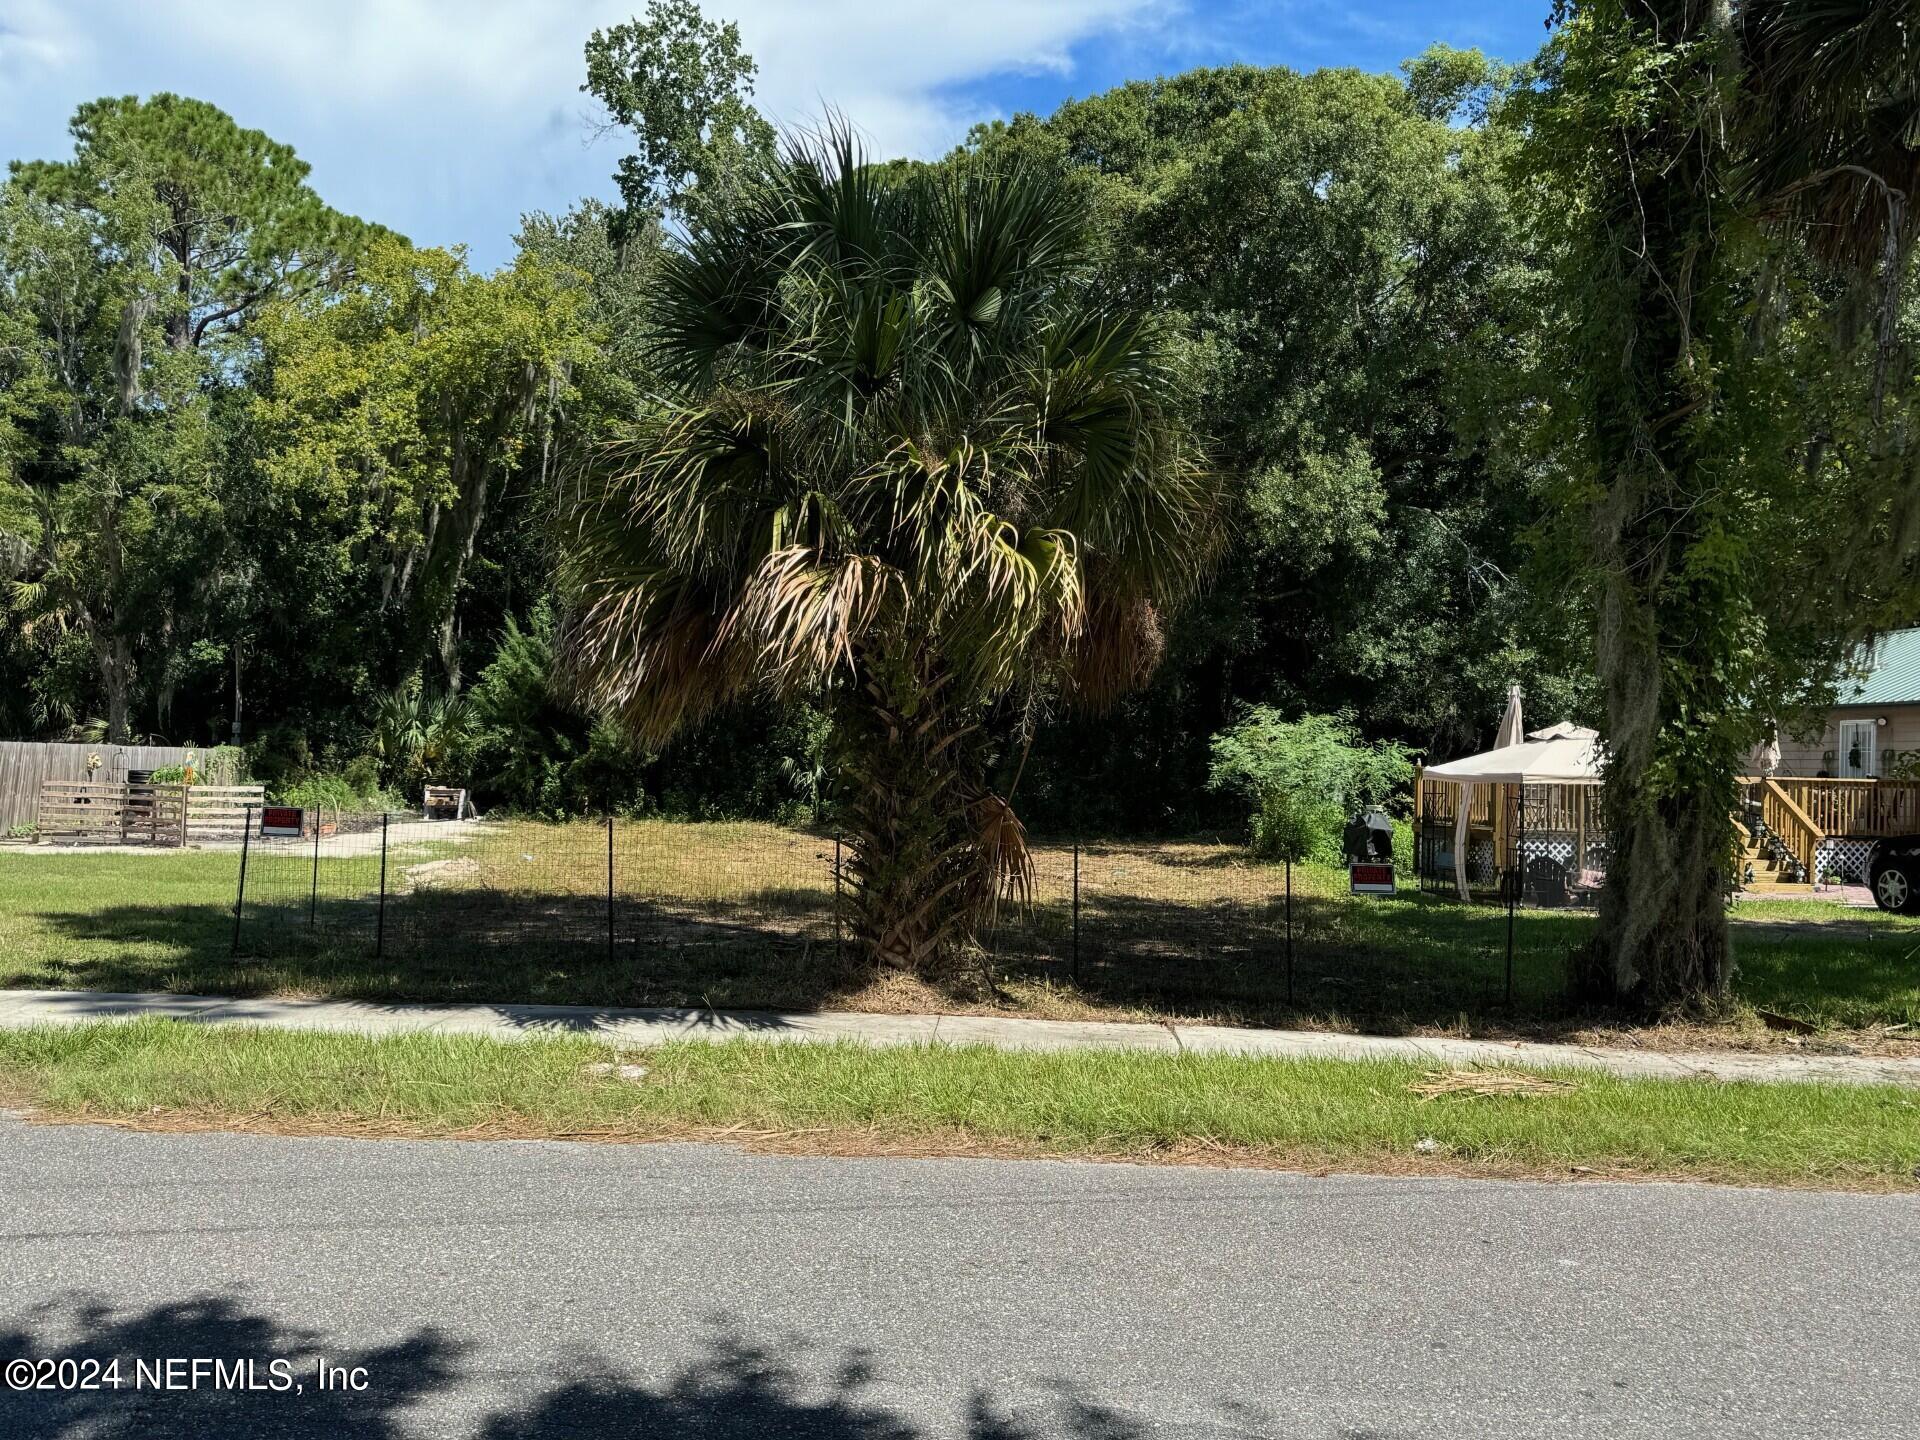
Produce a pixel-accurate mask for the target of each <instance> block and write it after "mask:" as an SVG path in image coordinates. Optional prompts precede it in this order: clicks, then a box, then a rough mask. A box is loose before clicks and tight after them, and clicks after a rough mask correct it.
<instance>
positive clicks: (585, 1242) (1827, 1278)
mask: <svg viewBox="0 0 1920 1440" xmlns="http://www.w3.org/2000/svg"><path fill="white" fill-rule="evenodd" d="M115 1355H118V1356H119V1357H121V1361H122V1388H121V1389H119V1390H117V1391H113V1390H106V1389H101V1390H90V1391H66V1392H39V1391H35V1392H30V1393H26V1394H16V1393H10V1392H8V1393H0V1436H6V1437H25V1436H33V1437H39V1436H60V1437H73V1440H80V1437H87V1440H96V1437H104V1436H133V1435H139V1436H157V1435H165V1436H171V1435H179V1436H192V1437H196V1440H197V1437H213V1440H221V1437H230V1436H314V1437H321V1436H324V1437H328V1440H345V1437H386V1436H395V1437H399V1436H416V1435H418V1436H428V1435H434V1436H439V1435H447V1436H485V1437H499V1440H505V1437H531V1436H555V1435H567V1436H575V1435H577V1436H596V1437H606V1436H627V1435H635V1436H661V1437H681V1436H691V1437H712V1440H720V1437H724V1440H734V1437H749V1436H751V1437H761V1436H768V1437H780V1436H792V1437H806V1440H917V1437H921V1436H965V1437H970V1440H1039V1437H1043V1436H1047V1437H1054V1436H1058V1437H1076V1440H1080V1437H1087V1440H1093V1437H1099V1440H1109V1437H1134V1436H1178V1437H1218V1436H1311V1437H1341V1440H1356V1437H1415V1436H1419V1437H1439V1436H1446V1437H1480V1436H1525V1437H1529V1440H1534V1437H1540V1436H1547V1435H1580V1436H1613V1437H1619V1436H1662V1437H1666V1436H1675V1435H1689V1436H1702V1435H1712V1436H1732V1435H1756V1436H1758V1435H1764V1436H1768V1437H1779V1436H1802V1435H1817V1436H1820V1437H1822V1440H1837V1437H1843V1436H1868V1435H1885V1436H1899V1437H1903V1440H1904V1437H1911V1436H1913V1435H1914V1434H1915V1433H1916V1431H1917V1430H1920V1199H1915V1198H1912V1197H1906V1198H1865V1197H1854V1196H1839V1195H1807V1194H1786V1193H1775V1192H1766V1191H1746V1190H1728V1189H1712V1188H1707V1187H1695V1186H1667V1185H1597V1184H1596V1185H1523V1184H1503V1183H1490V1182H1452V1181H1434V1180H1388V1179H1366V1178H1332V1179H1314V1178H1310V1177H1300V1176H1289V1175H1275V1174H1264V1173H1258V1172H1248V1171H1241V1172H1232V1171H1205V1170H1189V1169H1173V1168H1145V1167H1132V1166H1119V1165H1091V1164H1046V1163H1002V1162H988V1161H882V1160H811V1159H790V1158H773V1157H765V1156H751V1155H743V1154H738V1153H735V1152H733V1151H730V1150H726V1149H721V1148H710V1147H695V1146H657V1147H652V1146H631V1147H616V1146H592V1145H567V1144H554V1143H512V1144H506V1143H492V1144H483V1143H462V1142H451V1141H355V1140H281V1139H263V1138H255V1137H246V1136H217V1135H198V1136H183V1135H137V1134H128V1133H124V1132H120V1131H115V1130H110V1129H95V1128H87V1127H39V1126H31V1127H30V1126H25V1125H21V1124H19V1123H17V1122H14V1121H6V1120H0V1361H5V1360H9V1359H13V1358H16V1357H62V1356H64V1357H72V1358H76V1359H77V1358H80V1357H96V1358H98V1359H99V1360H101V1361H103V1362H104V1361H106V1360H108V1359H110V1358H111V1357H113V1356H115ZM194 1357H200V1358H202V1359H203V1360H207V1361H211V1360H213V1359H215V1358H219V1359H222V1360H227V1361H235V1360H248V1359H251V1360H253V1361H254V1362H255V1368H254V1371H253V1374H252V1378H253V1383H254V1384H255V1385H257V1386H260V1387H267V1388H259V1389H254V1390H233V1389H215V1388H212V1386H213V1385H214V1384H215V1383H216V1380H217V1379H221V1378H224V1380H225V1381H226V1382H227V1383H229V1384H231V1383H233V1382H234V1381H235V1380H237V1379H243V1378H244V1375H243V1374H236V1373H235V1372H232V1371H229V1372H228V1373H227V1374H226V1375H225V1376H224V1377H218V1376H216V1375H215V1374H214V1372H212V1371H211V1369H210V1368H207V1369H203V1370H202V1372H201V1380H200V1385H201V1388H199V1389H193V1390H186V1389H173V1390H165V1389H156V1388H152V1385H151V1384H149V1382H159V1383H167V1382H168V1381H169V1379H170V1380H171V1382H172V1383H174V1384H178V1385H185V1384H187V1383H189V1380H190V1378H191V1374H192V1372H191V1370H190V1369H186V1368H181V1367H180V1366H179V1365H176V1368H175V1369H174V1370H173V1371H172V1372H167V1371H164V1370H162V1369H161V1368H160V1362H162V1361H164V1360H167V1359H173V1360H175V1361H176V1362H183V1363H184V1362H190V1361H191V1360H192V1359H193V1358H194ZM275 1359H279V1360H282V1361H284V1362H285V1363H286V1369H285V1371H284V1372H280V1374H283V1375H284V1376H285V1378H286V1379H287V1383H288V1384H290V1385H298V1386H300V1387H301V1388H300V1389H299V1390H297V1391H296V1390H293V1389H285V1390H280V1391H276V1390H274V1389H272V1388H270V1387H271V1386H272V1385H273V1384H274V1383H276V1380H277V1378H278V1376H277V1375H276V1372H274V1371H272V1369H271V1368H270V1362H271V1361H273V1360H275ZM143 1360H144V1361H145V1362H146V1363H147V1365H148V1366H149V1370H148V1372H147V1373H146V1374H145V1375H143V1376H142V1375H138V1372H136V1369H135V1366H136V1363H137V1362H139V1361H143ZM320 1360H325V1361H326V1362H328V1363H329V1364H331V1365H333V1366H336V1367H339V1368H340V1369H341V1370H343V1371H346V1372H347V1373H348V1374H351V1372H352V1371H354V1370H355V1369H356V1368H357V1369H360V1370H363V1371H364V1377H363V1387H364V1388H358V1389H329V1390H322V1389H321V1388H320V1385H319V1380H318V1371H317V1370H316V1368H315V1367H316V1364H317V1362H318V1361H320ZM56 1378H58V1377H57V1376H56ZM69 1378H70V1379H77V1378H79V1377H78V1374H77V1373H76V1374H74V1375H71V1376H70V1377H69ZM136 1378H138V1379H139V1381H140V1383H141V1384H142V1385H145V1386H147V1388H134V1385H135V1380H136Z"/></svg>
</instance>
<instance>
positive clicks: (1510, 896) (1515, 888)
mask: <svg viewBox="0 0 1920 1440" xmlns="http://www.w3.org/2000/svg"><path fill="white" fill-rule="evenodd" d="M1519 891H1520V885H1519V877H1518V876H1515V877H1514V883H1513V884H1511V885H1509V886H1507V1004H1509V1005H1511V1004H1513V904H1514V897H1515V896H1516V895H1517V894H1518V893H1519Z"/></svg>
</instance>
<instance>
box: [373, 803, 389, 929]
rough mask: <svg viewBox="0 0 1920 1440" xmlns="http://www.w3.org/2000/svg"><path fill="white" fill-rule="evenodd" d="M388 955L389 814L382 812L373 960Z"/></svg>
mask: <svg viewBox="0 0 1920 1440" xmlns="http://www.w3.org/2000/svg"><path fill="white" fill-rule="evenodd" d="M386 953H387V814H386V812H385V811H384V810H383V811H381V812H380V909H379V911H378V912H377V913H376V914H375V917H374V922H373V958H374V959H376V960H378V959H379V958H380V957H381V956H383V955H385V954H386Z"/></svg>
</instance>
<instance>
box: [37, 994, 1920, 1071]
mask: <svg viewBox="0 0 1920 1440" xmlns="http://www.w3.org/2000/svg"><path fill="white" fill-rule="evenodd" d="M147 1015H155V1016H165V1017H167V1018H170V1019H175V1020H191V1021H195V1022H198V1023H204V1024H209V1025H265V1026H271V1027H273V1028H275V1029H281V1030H328V1031H345V1032H352V1033H359V1034H366V1035H406V1034H419V1033H422V1032H431V1033H433V1034H437V1035H484V1036H487V1037H489V1038H491V1039H496V1040H523V1039H527V1038H529V1037H535V1036H553V1035H582V1036H588V1037H591V1038H593V1039H596V1040H604V1041H607V1042H608V1043H610V1044H615V1045H623V1046H632V1047H641V1046H647V1045H658V1044H661V1043H662V1042H664V1041H668V1040H740V1039H747V1040H772V1041H782V1042H792V1043H816V1044H817V1043H831V1042H833V1041H838V1040H853V1041H859V1042H861V1043H864V1044H869V1045H931V1044H941V1045H986V1046H991V1047H993V1048H994V1049H999V1050H1152V1051H1159V1052H1162V1053H1164V1054H1169V1055H1175V1054H1191V1055H1264V1056H1273V1057H1278V1058H1283V1059H1325V1060H1407V1061H1412V1062H1414V1063H1416V1064H1434V1065H1525V1066H1529V1067H1533V1068H1557V1067H1562V1066H1566V1067H1573V1068H1578V1069H1588V1070H1604V1071H1607V1072H1609V1073H1610V1074H1614V1075H1627V1076H1644V1077H1651V1078H1656V1079H1690V1078H1707V1079H1715V1080H1760V1081H1825V1082H1828V1083H1834V1084H1843V1085H1910V1086H1913V1087H1915V1088H1920V1056H1916V1057H1914V1058H1912V1059H1905V1058H1902V1059H1886V1058H1881V1057H1875V1056H1864V1055H1754V1054H1746V1053H1741V1052H1738V1051H1714V1050H1701V1051H1692V1052H1676V1053H1664V1052H1659V1051H1647V1050H1608V1049H1598V1048H1592V1047H1588V1046H1583V1045H1546V1044H1534V1043H1529V1042H1524V1041H1499V1040H1451V1039H1445V1038H1429V1037H1422V1038H1412V1037H1402V1036H1387V1035H1339V1034H1333V1033H1330V1032H1328V1031H1322V1030H1243V1029H1233V1028H1229V1027H1227V1026H1223V1025H1186V1024H1166V1025H1142V1024H1119V1023H1111V1022H1103V1021H1079V1020H1025V1019H1018V1018H1014V1017H1001V1016H996V1015H861V1014H853V1013H849V1012H843V1011H822V1012H819V1013H815V1014H781V1013H778V1012H775V1011H770V1010H678V1009H644V1010H638V1009H636V1010H625V1009H612V1008H598V1007H594V1006H587V1005H376V1004H369V1003H366V1002H362V1001H354V1000H235V999H229V998H223V997H221V996H217V995H111V994H105V993H102V992H99V991H92V990H0V1029H10V1030H19V1029H25V1028H26V1027H28V1026H31V1025H78V1024H84V1023H86V1022H88V1021H94V1020H134V1019H138V1018H140V1017H142V1016H147Z"/></svg>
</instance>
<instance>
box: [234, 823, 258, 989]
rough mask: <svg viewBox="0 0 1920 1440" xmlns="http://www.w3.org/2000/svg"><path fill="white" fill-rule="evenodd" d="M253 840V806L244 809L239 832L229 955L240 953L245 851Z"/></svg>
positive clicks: (245, 891) (245, 866) (244, 885)
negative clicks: (237, 878) (238, 879)
mask: <svg viewBox="0 0 1920 1440" xmlns="http://www.w3.org/2000/svg"><path fill="white" fill-rule="evenodd" d="M252 839H253V806H251V805H249V806H247V807H246V818H245V823H244V826H243V828H242V829H241V831H240V889H239V892H238V893H237V894H235V896H234V897H233V949H232V951H231V952H230V953H232V954H235V955H238V954H239V953H240V913H241V911H242V910H244V909H245V908H246V904H247V849H248V846H249V843H250V842H251V841H252Z"/></svg>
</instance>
